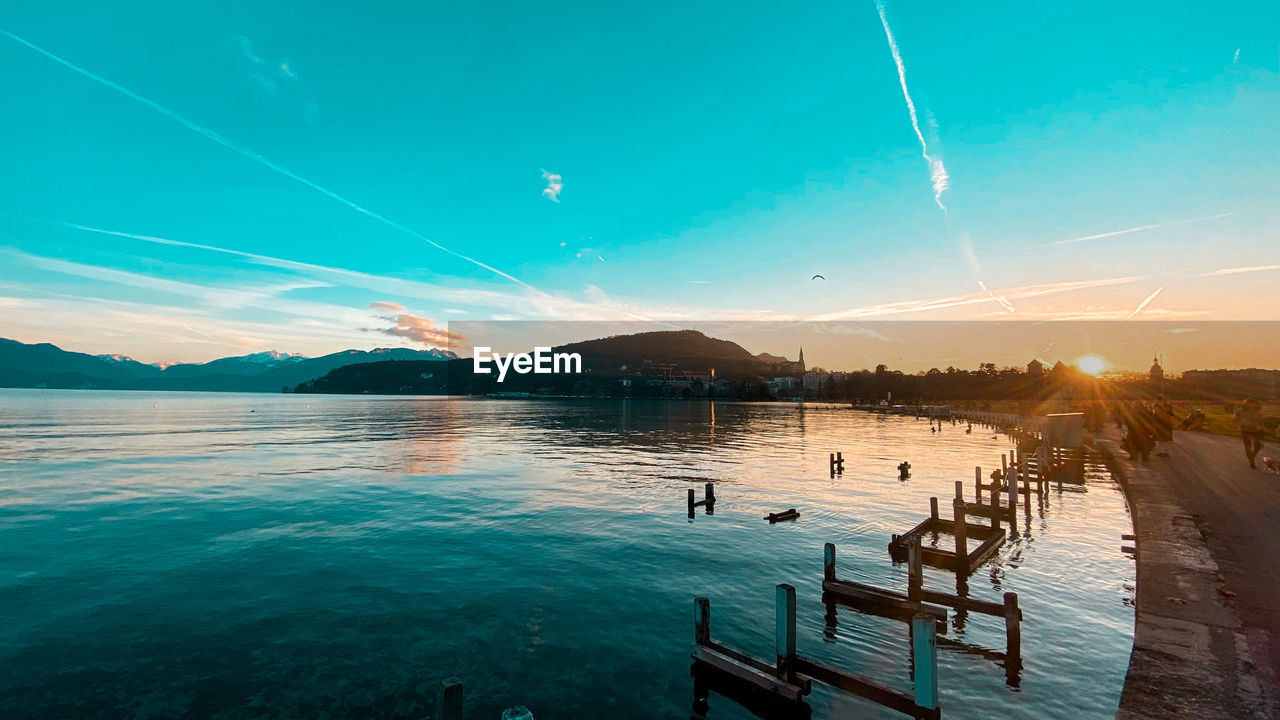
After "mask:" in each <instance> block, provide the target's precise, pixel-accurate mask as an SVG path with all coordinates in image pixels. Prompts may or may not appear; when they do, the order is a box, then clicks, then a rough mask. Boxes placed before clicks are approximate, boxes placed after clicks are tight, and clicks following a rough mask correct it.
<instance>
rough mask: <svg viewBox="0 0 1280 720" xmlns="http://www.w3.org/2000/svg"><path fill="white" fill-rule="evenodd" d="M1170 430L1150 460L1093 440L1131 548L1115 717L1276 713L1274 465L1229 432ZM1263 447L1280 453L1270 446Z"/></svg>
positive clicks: (1278, 586)
mask: <svg viewBox="0 0 1280 720" xmlns="http://www.w3.org/2000/svg"><path fill="white" fill-rule="evenodd" d="M1175 439H1176V442H1175V444H1174V446H1173V447H1172V448H1171V449H1170V454H1169V456H1168V457H1152V458H1151V461H1150V462H1149V463H1135V462H1132V461H1129V460H1128V459H1127V457H1126V456H1125V454H1124V453H1123V452H1122V451H1119V450H1118V449H1116V443H1115V442H1114V438H1107V439H1100V440H1099V445H1100V446H1101V447H1104V448H1109V449H1110V450H1111V451H1112V453H1113V456H1114V457H1115V467H1114V469H1115V470H1116V471H1117V473H1118V474H1120V475H1122V476H1123V480H1122V482H1123V484H1124V486H1125V493H1126V496H1127V497H1128V499H1129V504H1130V509H1131V511H1132V513H1133V518H1134V530H1135V534H1136V536H1137V540H1136V545H1137V549H1138V553H1137V560H1138V572H1137V574H1138V599H1137V619H1136V623H1135V627H1134V648H1133V656H1132V658H1131V660H1130V665H1129V674H1128V677H1127V678H1126V681H1125V688H1124V694H1123V696H1122V697H1121V701H1120V712H1119V713H1118V714H1117V716H1116V717H1117V718H1118V719H1119V720H1146V719H1147V718H1151V719H1154V718H1274V717H1280V705H1278V704H1277V694H1278V693H1277V688H1280V678H1278V677H1277V674H1276V671H1277V669H1280V475H1275V474H1272V473H1267V472H1264V471H1262V470H1251V469H1250V468H1249V465H1248V462H1247V461H1246V460H1245V459H1244V452H1243V450H1242V448H1241V447H1240V441H1239V440H1238V439H1235V438H1228V437H1221V436H1214V435H1205V434H1200V433H1177V435H1176V438H1175ZM1263 454H1264V455H1272V456H1273V457H1280V451H1278V450H1277V449H1276V448H1275V446H1274V445H1270V446H1268V448H1267V449H1265V450H1264V451H1263ZM1259 464H1260V465H1261V463H1259Z"/></svg>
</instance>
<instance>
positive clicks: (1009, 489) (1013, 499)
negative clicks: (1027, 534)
mask: <svg viewBox="0 0 1280 720" xmlns="http://www.w3.org/2000/svg"><path fill="white" fill-rule="evenodd" d="M1004 485H1005V494H1006V495H1007V496H1008V498H1009V531H1010V532H1011V533H1016V532H1017V518H1018V484H1017V483H1016V482H1010V481H1009V478H1005V479H1004Z"/></svg>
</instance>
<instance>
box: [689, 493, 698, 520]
mask: <svg viewBox="0 0 1280 720" xmlns="http://www.w3.org/2000/svg"><path fill="white" fill-rule="evenodd" d="M693 495H694V492H693V488H689V517H693V509H694V508H695V507H697V505H698V503H697V502H696V501H695V498H694V497H693Z"/></svg>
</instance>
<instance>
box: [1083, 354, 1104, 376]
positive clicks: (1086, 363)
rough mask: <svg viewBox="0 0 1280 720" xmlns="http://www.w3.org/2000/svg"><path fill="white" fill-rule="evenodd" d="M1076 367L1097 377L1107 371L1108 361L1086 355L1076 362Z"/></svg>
mask: <svg viewBox="0 0 1280 720" xmlns="http://www.w3.org/2000/svg"><path fill="white" fill-rule="evenodd" d="M1076 367H1078V368H1080V371H1081V372H1085V373H1089V374H1090V375H1095V376H1096V375H1100V374H1101V373H1102V371H1103V370H1106V369H1107V361H1106V360H1103V359H1102V358H1100V357H1098V356H1097V355H1085V356H1084V357H1082V358H1080V359H1079V360H1077V361H1076Z"/></svg>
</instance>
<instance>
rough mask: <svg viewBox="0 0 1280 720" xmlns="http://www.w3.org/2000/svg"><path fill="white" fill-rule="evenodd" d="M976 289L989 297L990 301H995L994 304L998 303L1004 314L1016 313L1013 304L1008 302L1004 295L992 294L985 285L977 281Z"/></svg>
mask: <svg viewBox="0 0 1280 720" xmlns="http://www.w3.org/2000/svg"><path fill="white" fill-rule="evenodd" d="M978 287H979V288H981V289H982V292H984V293H986V294H987V295H988V296H990V297H991V299H992V300H995V301H996V302H998V303H1000V307H1002V308H1004V309H1005V311H1006V312H1016V310H1015V309H1014V307H1013V303H1011V302H1009V299H1008V298H1006V297H1005V296H1004V295H1001V294H999V293H994V292H991V291H990V290H988V289H987V284H986V283H984V282H982V281H981V280H979V281H978Z"/></svg>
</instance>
